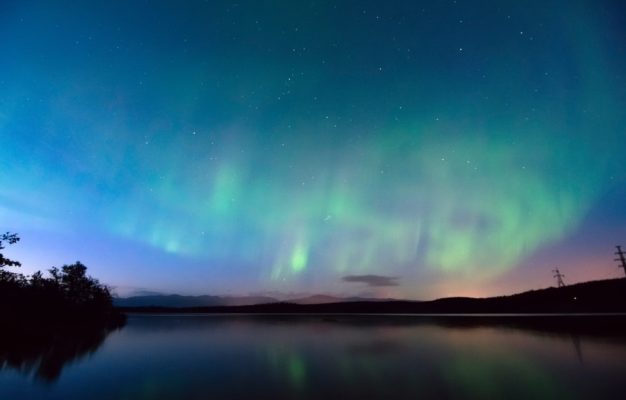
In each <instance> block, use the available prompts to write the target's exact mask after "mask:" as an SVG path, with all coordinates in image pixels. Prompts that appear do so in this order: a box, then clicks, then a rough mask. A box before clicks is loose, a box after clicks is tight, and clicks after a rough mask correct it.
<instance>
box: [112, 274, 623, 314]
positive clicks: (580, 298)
mask: <svg viewBox="0 0 626 400" xmlns="http://www.w3.org/2000/svg"><path fill="white" fill-rule="evenodd" d="M115 305H116V306H118V307H122V308H123V309H124V310H125V311H135V312H145V311H149V312H206V313H261V314H262V313H296V314H306V313H321V314H333V313H348V314H354V313H375V314H390V313H393V314H405V313H406V314H466V313H469V314H476V313H498V314H503V313H504V314H508V313H510V314H524V313H533V314H535V313H626V279H623V278H622V279H608V280H602V281H592V282H583V283H578V284H574V285H569V286H566V287H562V288H554V287H551V288H547V289H540V290H531V291H528V292H523V293H518V294H514V295H510V296H500V297H487V298H470V297H448V298H443V299H437V300H432V301H406V300H393V299H362V298H354V297H352V298H341V297H333V296H324V295H318V296H309V297H304V298H299V299H292V300H287V301H278V300H276V299H274V298H271V297H256V296H244V297H220V296H177V295H171V296H136V297H130V298H126V299H119V298H118V299H116V300H115Z"/></svg>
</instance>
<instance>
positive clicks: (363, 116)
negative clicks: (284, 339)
mask: <svg viewBox="0 0 626 400" xmlns="http://www.w3.org/2000/svg"><path fill="white" fill-rule="evenodd" d="M625 127H626V6H625V5H624V4H623V2H622V1H619V0H616V1H592V0H589V1H566V0H562V1H550V0H541V1H497V0H492V1H469V0H467V1H462V0H457V1H452V0H450V1H448V0H446V1H423V2H420V1H408V0H407V1H363V0H359V1H321V0H318V1H305V0H302V1H293V0H289V1H286V0H285V1H262V2H261V1H245V0H241V1H235V2H226V1H206V2H205V1H184V2H178V1H111V0H108V1H85V2H75V1H43V2H35V1H32V2H31V1H17V0H16V1H3V2H2V3H0V230H1V231H12V232H17V233H19V234H20V236H21V237H22V241H21V242H20V243H19V244H17V245H15V246H11V247H8V248H7V249H5V254H6V255H7V256H8V257H10V258H15V259H18V260H20V261H22V263H23V267H22V268H21V271H20V272H22V273H27V274H30V273H32V272H34V271H35V270H38V269H47V268H50V267H51V266H53V265H56V266H60V265H61V264H64V263H71V262H74V261H76V260H80V261H82V262H83V263H85V264H86V265H87V266H88V267H89V273H90V274H92V275H94V276H96V277H98V278H99V279H100V280H101V281H103V282H105V283H107V284H110V285H112V286H114V287H115V288H116V291H117V293H118V294H122V295H125V294H131V293H137V292H141V291H160V292H166V293H173V292H177V293H181V294H208V293H210V294H249V293H269V294H277V292H280V293H283V294H288V293H298V294H300V293H327V294H339V295H374V296H395V297H407V298H416V299H422V298H423V299H426V298H432V297H438V296H448V295H478V296H481V295H491V294H506V293H509V292H511V291H520V290H527V289H533V288H539V287H546V286H550V285H555V283H556V282H555V281H554V279H553V278H552V274H551V269H553V268H555V267H559V268H560V270H561V271H562V272H563V273H564V274H565V281H566V283H568V282H569V283H571V282H577V281H583V280H587V279H604V278H612V277H618V276H622V275H623V271H622V270H620V269H618V268H617V265H616V264H615V263H614V262H613V254H612V253H613V251H614V249H613V246H614V245H616V244H619V243H621V244H625V245H626V185H625V183H626V166H625V164H624V160H625V159H626V157H625V154H626V128H625ZM359 275H371V276H369V277H367V276H365V277H359ZM346 277H347V278H346Z"/></svg>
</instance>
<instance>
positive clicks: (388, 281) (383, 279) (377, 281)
mask: <svg viewBox="0 0 626 400" xmlns="http://www.w3.org/2000/svg"><path fill="white" fill-rule="evenodd" d="M341 280H342V281H344V282H361V283H365V284H367V285H368V286H398V285H399V283H398V282H397V281H398V278H397V277H394V276H384V275H348V276H344V277H343V278H341Z"/></svg>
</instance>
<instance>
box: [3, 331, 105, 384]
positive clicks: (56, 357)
mask: <svg viewBox="0 0 626 400" xmlns="http://www.w3.org/2000/svg"><path fill="white" fill-rule="evenodd" d="M115 329H117V328H116V327H108V326H102V325H94V324H91V325H78V326H72V327H63V326H45V327H42V326H37V325H32V324H31V325H26V326H21V325H15V324H8V326H6V327H4V328H2V329H0V373H1V372H2V371H5V370H8V369H10V370H14V371H17V372H19V373H20V374H22V375H25V376H28V377H32V378H33V379H34V380H36V381H40V382H45V383H51V382H54V381H55V380H57V379H58V378H59V377H60V376H61V371H62V370H63V368H64V366H66V365H67V364H70V363H72V362H74V361H76V360H80V359H81V358H83V357H85V356H88V355H90V354H93V353H94V352H95V351H96V350H97V349H98V348H99V347H100V346H101V345H102V343H103V342H104V340H105V338H106V337H107V335H108V334H109V333H110V332H111V331H113V330H115Z"/></svg>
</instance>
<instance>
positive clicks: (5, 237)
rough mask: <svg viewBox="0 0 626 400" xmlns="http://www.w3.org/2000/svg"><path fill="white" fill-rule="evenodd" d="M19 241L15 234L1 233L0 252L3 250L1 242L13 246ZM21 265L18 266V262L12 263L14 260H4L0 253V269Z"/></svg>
mask: <svg viewBox="0 0 626 400" xmlns="http://www.w3.org/2000/svg"><path fill="white" fill-rule="evenodd" d="M19 241H20V238H19V237H18V236H17V234H16V233H9V232H7V233H3V234H2V235H0V250H2V249H4V245H3V242H7V243H8V244H15V243H17V242H19ZM21 265H22V264H20V262H19V261H14V260H10V259H8V258H5V257H4V255H3V254H2V253H0V268H2V267H19V266H21Z"/></svg>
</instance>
